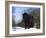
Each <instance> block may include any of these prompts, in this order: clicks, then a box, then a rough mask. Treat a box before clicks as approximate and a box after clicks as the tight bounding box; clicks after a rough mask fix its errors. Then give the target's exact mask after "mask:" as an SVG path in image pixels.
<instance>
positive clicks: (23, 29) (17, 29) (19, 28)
mask: <svg viewBox="0 0 46 38" xmlns="http://www.w3.org/2000/svg"><path fill="white" fill-rule="evenodd" d="M13 31H14V32H15V33H16V34H21V33H23V34H24V33H39V29H37V28H30V29H28V28H27V29H25V28H22V27H13Z"/></svg>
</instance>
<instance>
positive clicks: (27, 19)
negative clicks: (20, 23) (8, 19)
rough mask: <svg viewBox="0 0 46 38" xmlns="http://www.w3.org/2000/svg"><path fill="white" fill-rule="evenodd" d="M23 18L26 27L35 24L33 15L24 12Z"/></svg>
mask: <svg viewBox="0 0 46 38" xmlns="http://www.w3.org/2000/svg"><path fill="white" fill-rule="evenodd" d="M23 19H24V22H25V29H26V28H28V29H29V28H31V27H33V26H34V18H33V16H31V15H28V14H27V13H24V14H23Z"/></svg>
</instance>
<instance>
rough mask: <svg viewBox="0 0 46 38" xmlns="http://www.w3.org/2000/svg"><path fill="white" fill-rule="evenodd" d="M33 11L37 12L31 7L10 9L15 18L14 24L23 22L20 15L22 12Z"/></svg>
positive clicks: (36, 9)
mask: <svg viewBox="0 0 46 38" xmlns="http://www.w3.org/2000/svg"><path fill="white" fill-rule="evenodd" d="M33 10H35V11H36V12H38V11H39V9H38V8H32V7H14V6H13V7H12V15H14V16H15V18H14V19H15V22H16V24H18V23H20V22H21V21H22V20H23V16H22V14H23V13H24V12H26V13H29V14H30V13H31V12H32V11H33Z"/></svg>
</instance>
